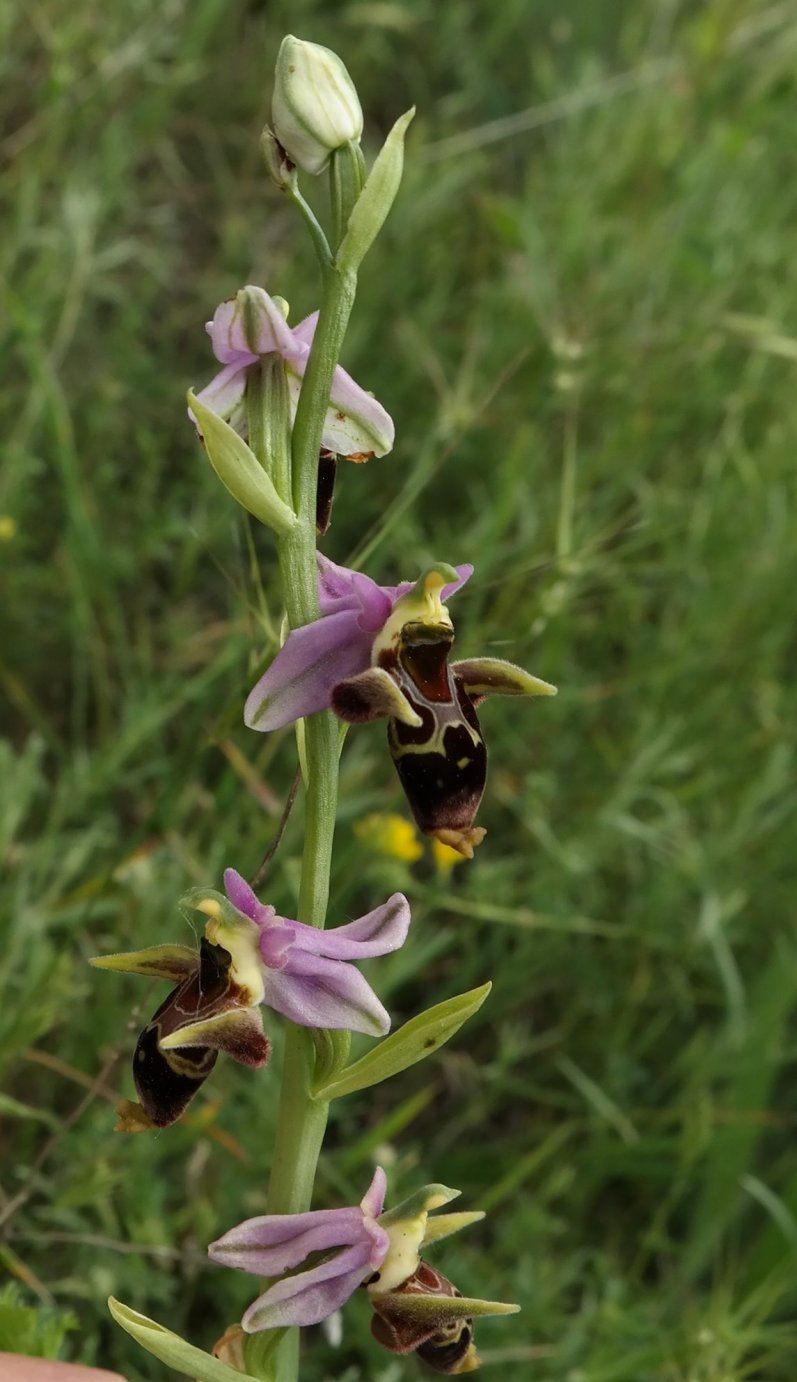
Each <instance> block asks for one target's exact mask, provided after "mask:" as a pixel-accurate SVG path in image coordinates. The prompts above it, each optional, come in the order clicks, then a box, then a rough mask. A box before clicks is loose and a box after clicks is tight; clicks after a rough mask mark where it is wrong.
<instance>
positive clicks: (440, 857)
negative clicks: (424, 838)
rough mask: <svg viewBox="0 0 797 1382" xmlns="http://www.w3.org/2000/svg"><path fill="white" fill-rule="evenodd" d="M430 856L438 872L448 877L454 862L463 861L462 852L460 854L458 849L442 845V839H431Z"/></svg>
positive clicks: (459, 862)
mask: <svg viewBox="0 0 797 1382" xmlns="http://www.w3.org/2000/svg"><path fill="white" fill-rule="evenodd" d="M432 857H433V858H434V862H435V868H436V869H437V872H438V874H440V875H441V876H442V877H443V878H448V875H449V874H450V872H451V870H452V869H453V867H454V865H455V864H462V863H464V861H465V856H464V854H460V852H459V850H458V849H452V848H451V846H450V845H444V844H443V842H442V840H432Z"/></svg>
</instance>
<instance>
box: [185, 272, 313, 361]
mask: <svg viewBox="0 0 797 1382" xmlns="http://www.w3.org/2000/svg"><path fill="white" fill-rule="evenodd" d="M207 330H208V334H209V336H210V339H211V342H212V344H213V354H214V355H215V356H216V359H217V360H221V361H222V363H223V364H228V363H229V362H231V361H232V362H234V361H235V360H236V359H239V357H241V356H246V357H248V358H247V361H246V363H248V364H252V363H253V362H254V361H255V360H256V359H257V358H258V356H260V355H269V354H271V353H272V351H277V352H278V353H279V354H280V355H283V356H285V357H286V358H289V359H291V358H293V355H294V353H295V351H296V346H295V345H294V341H293V333H292V331H291V329H290V327H289V326H288V324H287V322H286V321H285V318H284V317H283V315H282V313H281V311H280V309H279V307H278V306H277V304H276V303H275V302H273V301H272V299H271V298H270V297H269V295H268V293H266V292H264V290H263V289H262V288H258V287H255V286H254V285H252V284H248V285H247V287H246V288H243V289H242V290H241V292H240V293H238V294H237V295H236V296H235V297H234V298H232V299H231V300H230V301H228V302H223V303H222V304H221V306H220V307H217V308H216V311H215V313H214V315H213V321H212V322H209V323H208V327H207ZM300 348H301V347H300Z"/></svg>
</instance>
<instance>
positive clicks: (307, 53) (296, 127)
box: [271, 34, 363, 174]
mask: <svg viewBox="0 0 797 1382" xmlns="http://www.w3.org/2000/svg"><path fill="white" fill-rule="evenodd" d="M271 122H272V125H273V128H274V133H275V134H276V137H277V139H278V140H279V142H280V144H281V145H282V147H283V149H284V150H285V152H286V154H287V155H288V158H289V159H290V160H291V162H292V163H295V164H296V165H297V167H299V168H301V169H302V170H303V171H304V172H305V173H314V174H315V173H320V172H322V171H323V170H324V168H326V166H327V163H328V162H329V156H330V154H331V153H333V152H334V150H335V149H339V148H340V147H341V145H343V144H347V143H348V142H349V140H351V139H353V140H359V139H360V136H361V135H362V132H363V113H362V109H361V107H360V102H359V99H358V96H357V92H356V90H355V88H354V83H353V82H352V79H351V77H350V76H349V74H348V72H347V71H346V68H345V67H344V65H343V63H342V62H341V60H340V58H339V57H338V56H337V54H336V53H333V52H332V51H331V50H330V49H329V48H322V47H321V45H320V44H318V43H306V42H304V40H303V39H300V38H294V37H293V35H292V34H288V35H287V37H285V38H284V39H283V40H282V44H281V46H280V50H279V54H278V56H277V68H276V73H275V81H274V97H273V101H272V107H271Z"/></svg>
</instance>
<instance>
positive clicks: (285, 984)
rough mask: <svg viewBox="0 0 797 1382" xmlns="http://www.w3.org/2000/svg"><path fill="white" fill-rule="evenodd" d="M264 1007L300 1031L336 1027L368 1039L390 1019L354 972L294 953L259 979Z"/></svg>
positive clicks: (386, 1026) (339, 963) (295, 950)
mask: <svg viewBox="0 0 797 1382" xmlns="http://www.w3.org/2000/svg"><path fill="white" fill-rule="evenodd" d="M263 987H264V995H263V1000H262V1001H263V1002H264V1003H265V1004H266V1006H267V1007H269V1008H273V1009H274V1010H275V1012H278V1013H282V1015H283V1017H287V1018H290V1020H291V1022H296V1023H298V1024H299V1026H300V1027H335V1028H342V1029H343V1030H344V1031H349V1032H365V1034H366V1035H367V1036H384V1035H385V1033H386V1032H389V1031H390V1015H389V1013H388V1012H387V1010H386V1009H385V1008H384V1007H383V1006H382V1004H381V1003H380V1001H379V999H378V998H377V996H376V994H375V993H374V991H373V989H372V988H371V986H370V984H368V983H367V982H366V980H365V979H364V978H363V976H362V974H361V973H360V971H359V969H355V967H354V965H351V964H345V963H344V962H343V961H342V960H328V959H325V958H324V957H323V956H321V955H311V954H309V953H308V952H307V951H306V950H300V949H299V948H298V947H294V948H293V949H292V950H291V951H290V953H289V955H288V963H287V964H286V966H285V968H284V969H282V970H266V971H265V972H264V975H263Z"/></svg>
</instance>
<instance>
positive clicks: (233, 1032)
mask: <svg viewBox="0 0 797 1382" xmlns="http://www.w3.org/2000/svg"><path fill="white" fill-rule="evenodd" d="M158 1046H159V1047H160V1049H161V1051H179V1050H180V1049H181V1048H182V1047H184V1046H201V1047H209V1048H210V1049H211V1050H213V1051H225V1052H226V1053H227V1055H228V1056H232V1059H233V1060H235V1061H238V1063H239V1065H251V1066H254V1067H255V1068H257V1067H258V1066H261V1065H265V1064H266V1061H267V1060H268V1057H269V1051H270V1046H269V1042H268V1038H267V1037H266V1036H265V1034H264V1032H263V1020H262V1018H261V1016H260V1012H259V1010H257V1009H254V1008H230V1009H229V1010H228V1011H227V1012H222V1013H217V1014H216V1015H215V1016H214V1017H206V1018H204V1019H202V1020H200V1021H199V1022H187V1023H186V1024H185V1025H184V1026H182V1027H178V1029H177V1031H176V1032H171V1033H170V1034H169V1035H168V1036H164V1037H161V1039H160V1041H159V1042H158Z"/></svg>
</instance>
